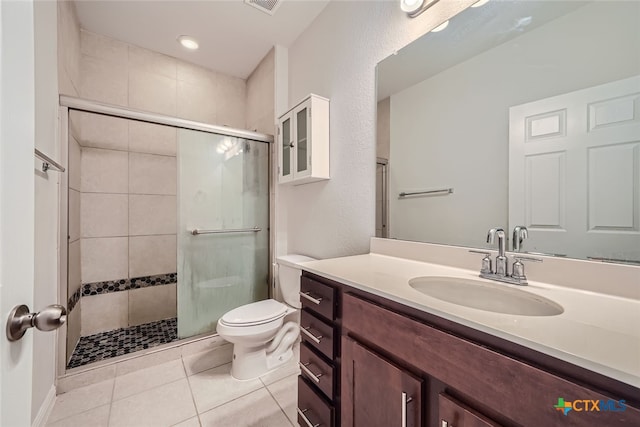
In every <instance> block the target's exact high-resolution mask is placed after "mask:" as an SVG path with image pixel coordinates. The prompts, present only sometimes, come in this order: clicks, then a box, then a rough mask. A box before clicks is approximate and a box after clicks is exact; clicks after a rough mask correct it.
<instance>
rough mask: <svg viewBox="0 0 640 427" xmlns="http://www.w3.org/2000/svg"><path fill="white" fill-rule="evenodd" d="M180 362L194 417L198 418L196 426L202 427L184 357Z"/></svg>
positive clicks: (181, 357)
mask: <svg viewBox="0 0 640 427" xmlns="http://www.w3.org/2000/svg"><path fill="white" fill-rule="evenodd" d="M180 361H181V362H182V369H183V370H184V375H185V378H186V379H187V386H188V387H189V392H190V393H191V401H192V402H193V408H194V409H195V410H196V417H198V424H200V425H202V423H201V422H200V412H199V411H198V405H197V404H196V397H195V396H194V395H193V389H192V388H191V381H189V374H188V373H187V367H186V365H185V364H184V357H183V356H182V355H181V356H180Z"/></svg>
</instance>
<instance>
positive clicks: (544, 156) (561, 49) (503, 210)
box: [377, 0, 640, 264]
mask: <svg viewBox="0 0 640 427" xmlns="http://www.w3.org/2000/svg"><path fill="white" fill-rule="evenodd" d="M377 76H378V87H377V94H378V163H379V167H380V172H379V174H378V177H377V182H378V187H379V195H378V209H377V217H378V226H377V228H378V229H377V234H378V235H380V236H382V237H390V238H397V239H403V240H414V241H422V242H431V243H441V244H449V245H462V246H471V247H477V248H482V247H488V245H487V243H486V240H485V239H486V234H487V230H488V229H490V228H492V227H501V228H504V229H505V232H506V233H507V234H508V235H509V237H510V240H512V239H511V236H512V232H513V230H514V227H516V226H520V227H526V228H527V230H528V237H527V238H526V239H524V240H523V241H522V246H521V249H520V250H521V251H523V252H529V253H538V254H547V255H556V256H566V257H571V258H580V259H594V260H601V261H612V262H628V263H634V264H640V2H638V1H522V0H515V1H503V0H492V1H489V2H488V3H486V4H484V5H483V6H481V7H477V8H469V9H467V10H465V11H463V12H462V13H461V14H459V15H457V16H455V17H454V18H452V19H451V20H450V22H449V24H448V26H446V28H444V29H443V30H442V31H439V32H431V33H428V34H426V35H424V36H423V37H421V38H420V39H418V40H416V41H414V42H413V43H411V44H410V45H408V46H406V47H405V48H403V49H401V50H400V51H398V52H397V53H396V54H394V55H392V56H390V57H388V58H386V59H385V60H383V61H382V62H380V63H379V64H378V67H377ZM385 184H386V185H385ZM516 240H520V239H516ZM513 243H514V242H513V241H510V243H509V249H511V247H512V244H513Z"/></svg>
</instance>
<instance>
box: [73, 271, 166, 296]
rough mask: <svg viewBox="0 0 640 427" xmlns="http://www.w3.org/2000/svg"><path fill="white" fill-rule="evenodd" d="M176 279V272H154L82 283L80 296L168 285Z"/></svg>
mask: <svg viewBox="0 0 640 427" xmlns="http://www.w3.org/2000/svg"><path fill="white" fill-rule="evenodd" d="M177 280H178V273H168V274H156V275H155V276H142V277H133V278H131V279H120V280H109V281H106V282H94V283H85V284H83V285H82V296H83V297H86V296H90V295H102V294H108V293H111V292H121V291H128V290H129V289H140V288H147V287H149V286H160V285H170V284H172V283H176V282H177Z"/></svg>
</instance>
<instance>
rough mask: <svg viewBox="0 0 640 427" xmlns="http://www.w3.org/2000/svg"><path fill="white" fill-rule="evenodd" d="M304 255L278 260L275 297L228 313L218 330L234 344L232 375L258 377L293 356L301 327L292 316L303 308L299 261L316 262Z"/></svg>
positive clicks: (241, 378) (245, 377) (219, 322)
mask: <svg viewBox="0 0 640 427" xmlns="http://www.w3.org/2000/svg"><path fill="white" fill-rule="evenodd" d="M313 260H314V259H313V258H309V257H306V256H302V255H287V256H284V257H280V258H278V259H277V264H278V272H277V277H276V288H277V292H276V297H277V298H279V299H281V300H282V302H281V301H277V300H275V299H267V300H263V301H258V302H253V303H251V304H246V305H243V306H240V307H238V308H234V309H233V310H231V311H229V312H227V313H225V314H224V315H223V316H222V317H221V318H220V319H219V320H218V325H217V327H216V330H217V332H218V334H219V335H220V336H221V337H222V338H224V339H225V340H227V341H229V342H231V343H232V344H233V361H232V365H231V375H232V376H233V377H234V378H236V379H240V380H248V379H253V378H257V377H259V376H260V375H263V374H265V373H267V372H269V371H271V370H273V369H276V368H277V367H279V366H280V365H282V364H284V363H286V362H287V361H288V360H290V359H291V358H292V357H293V350H292V347H293V344H295V342H296V341H297V339H298V335H299V333H300V329H299V326H298V321H293V320H289V321H286V322H285V319H286V318H291V317H293V315H294V314H296V313H297V311H298V309H299V308H300V298H299V292H300V275H301V273H302V271H301V269H300V266H299V263H302V262H307V261H313Z"/></svg>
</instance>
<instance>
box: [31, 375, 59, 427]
mask: <svg viewBox="0 0 640 427" xmlns="http://www.w3.org/2000/svg"><path fill="white" fill-rule="evenodd" d="M55 403H56V386H55V385H52V386H51V388H50V389H49V393H47V397H45V399H44V402H42V405H41V406H40V410H39V411H38V415H36V419H35V420H33V423H32V424H31V426H32V427H44V426H45V424H47V420H48V419H49V415H50V414H51V411H52V410H53V405H55Z"/></svg>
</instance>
